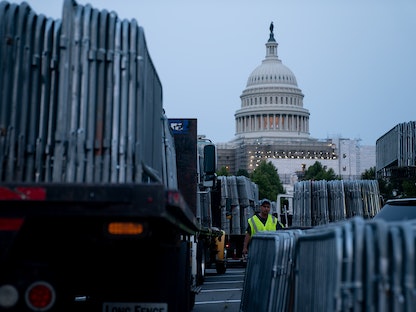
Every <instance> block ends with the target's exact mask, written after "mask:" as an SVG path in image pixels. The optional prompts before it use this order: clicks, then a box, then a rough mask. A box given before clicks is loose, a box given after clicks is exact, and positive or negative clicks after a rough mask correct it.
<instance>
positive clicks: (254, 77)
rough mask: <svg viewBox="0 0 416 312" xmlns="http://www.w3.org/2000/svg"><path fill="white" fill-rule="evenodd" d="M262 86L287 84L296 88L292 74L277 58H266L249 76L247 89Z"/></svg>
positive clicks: (296, 84)
mask: <svg viewBox="0 0 416 312" xmlns="http://www.w3.org/2000/svg"><path fill="white" fill-rule="evenodd" d="M264 84H273V85H276V84H287V85H291V86H295V87H297V86H298V83H297V81H296V77H295V75H294V74H293V72H292V71H291V70H290V69H289V68H287V67H286V66H285V65H283V64H282V61H281V60H279V59H278V58H277V57H273V58H266V59H265V60H263V62H262V64H261V65H260V66H258V67H257V68H256V69H255V70H253V72H252V73H251V74H250V76H249V77H248V80H247V87H250V86H258V85H264Z"/></svg>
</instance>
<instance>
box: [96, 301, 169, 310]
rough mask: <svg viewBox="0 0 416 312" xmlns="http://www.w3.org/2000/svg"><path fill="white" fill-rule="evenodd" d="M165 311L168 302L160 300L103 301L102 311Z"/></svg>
mask: <svg viewBox="0 0 416 312" xmlns="http://www.w3.org/2000/svg"><path fill="white" fill-rule="evenodd" d="M148 311H149V312H150V311H151V312H167V311H168V304H167V303H161V302H155V303H152V302H142V303H139V302H104V304H103V312H148Z"/></svg>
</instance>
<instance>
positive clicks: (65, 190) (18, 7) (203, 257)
mask: <svg viewBox="0 0 416 312" xmlns="http://www.w3.org/2000/svg"><path fill="white" fill-rule="evenodd" d="M0 38H1V45H0V311H19V312H21V311H60V312H62V311H105V312H110V311H181V312H182V311H190V310H191V309H192V307H193V305H194V301H195V295H196V294H197V292H198V291H199V289H200V285H201V283H202V282H203V275H204V271H205V261H208V263H209V262H210V261H213V262H216V263H218V268H219V270H220V271H221V272H223V271H225V268H226V253H225V249H224V241H225V238H224V231H222V230H221V229H220V228H217V227H213V226H211V224H210V223H204V220H205V217H202V216H205V215H206V214H207V212H204V213H201V212H202V211H203V209H200V203H201V202H203V200H204V199H205V198H206V197H207V196H208V195H209V193H210V191H211V189H212V188H213V187H214V186H215V181H216V177H215V174H214V172H213V171H214V169H213V168H214V167H215V157H216V156H215V149H214V148H213V147H212V144H204V145H205V147H203V148H202V149H201V151H202V152H203V153H202V156H201V154H199V151H200V150H199V149H198V148H197V146H198V137H197V135H196V133H197V121H196V120H194V119H192V118H188V119H186V118H180V119H170V118H168V117H167V116H166V114H165V111H164V108H163V92H162V91H163V89H162V83H161V80H160V78H159V76H158V73H157V70H156V67H155V65H154V63H153V61H152V58H151V55H150V52H149V50H148V48H147V44H146V38H145V35H144V29H143V28H142V27H141V26H139V25H138V23H137V21H135V20H134V19H133V20H125V19H120V18H119V17H118V16H117V14H116V13H115V12H113V11H107V10H98V9H95V8H93V7H91V6H90V5H89V4H87V5H79V4H78V3H76V2H75V1H74V0H64V3H63V10H62V18H61V19H57V20H54V19H51V18H48V17H46V16H44V15H43V14H37V13H36V12H34V11H33V10H32V9H31V8H30V6H29V5H28V4H27V3H26V2H22V3H21V4H16V3H9V2H7V1H2V2H0ZM185 124H187V125H188V126H189V127H183V125H185ZM188 130H190V131H188ZM185 165H186V166H185Z"/></svg>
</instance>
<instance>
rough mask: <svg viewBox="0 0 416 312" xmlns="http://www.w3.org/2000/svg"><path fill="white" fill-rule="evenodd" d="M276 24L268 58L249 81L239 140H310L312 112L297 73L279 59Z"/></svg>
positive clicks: (238, 126) (239, 117)
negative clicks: (275, 31)
mask: <svg viewBox="0 0 416 312" xmlns="http://www.w3.org/2000/svg"><path fill="white" fill-rule="evenodd" d="M277 46H278V44H277V42H276V40H275V38H274V33H273V23H271V24H270V37H269V40H268V41H267V42H266V57H265V59H264V60H263V61H262V63H261V64H260V65H259V66H258V67H256V68H255V69H254V70H253V71H252V72H251V74H250V76H249V77H248V79H247V85H246V88H245V89H244V90H243V93H242V94H241V96H240V98H241V108H240V109H239V110H237V111H236V113H235V120H236V140H237V141H239V140H249V141H255V140H259V139H261V140H262V141H263V142H264V141H276V139H277V140H283V139H284V140H290V141H293V140H296V141H299V140H305V139H309V115H310V114H309V111H308V110H307V109H305V108H304V107H303V97H304V95H303V93H302V91H301V89H300V88H299V87H298V83H297V81H296V77H295V75H294V74H293V72H292V71H291V70H290V69H289V68H288V67H287V66H285V65H283V63H282V61H281V60H280V59H279V57H278V55H277Z"/></svg>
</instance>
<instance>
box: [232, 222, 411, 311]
mask: <svg viewBox="0 0 416 312" xmlns="http://www.w3.org/2000/svg"><path fill="white" fill-rule="evenodd" d="M415 243H416V222H415V221H413V222H412V221H406V222H400V223H387V222H385V221H382V220H365V219H363V218H362V217H354V218H351V219H348V220H346V221H340V222H335V223H330V224H326V225H321V226H316V227H311V228H303V229H299V228H298V229H287V230H283V231H275V232H260V233H257V234H256V235H255V236H253V239H252V242H251V245H250V249H249V254H248V263H247V270H246V276H245V281H244V287H243V293H242V298H241V306H240V311H254V310H257V311H296V312H299V311H307V312H311V311H316V312H321V311H377V312H379V311H395V312H396V311H414V307H415V304H416V288H415V278H416V277H415V274H416V271H415V266H416V263H415Z"/></svg>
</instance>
